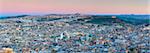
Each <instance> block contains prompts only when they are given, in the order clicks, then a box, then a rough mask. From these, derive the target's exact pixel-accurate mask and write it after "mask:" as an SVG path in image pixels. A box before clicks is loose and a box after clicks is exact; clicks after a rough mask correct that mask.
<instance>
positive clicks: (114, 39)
mask: <svg viewBox="0 0 150 53" xmlns="http://www.w3.org/2000/svg"><path fill="white" fill-rule="evenodd" d="M119 17H121V16H117V15H101V16H98V15H82V14H78V13H77V14H49V15H44V16H29V15H24V16H18V17H17V16H16V17H15V16H13V17H6V18H1V19H0V48H2V49H0V53H2V52H4V51H3V50H9V52H11V51H12V52H15V53H149V52H150V25H149V21H150V20H149V18H150V17H149V16H148V17H147V18H148V20H147V19H146V20H147V22H146V23H140V24H133V23H131V22H129V23H128V22H126V21H124V20H122V19H119ZM126 17H127V16H126ZM134 22H135V21H134Z"/></svg>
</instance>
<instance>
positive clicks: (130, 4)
mask: <svg viewBox="0 0 150 53" xmlns="http://www.w3.org/2000/svg"><path fill="white" fill-rule="evenodd" d="M149 11H150V0H0V14H8V13H10V14H11V13H16V14H17V13H18V14H20V13H29V14H32V13H35V14H44V13H45V14H46V13H77V12H78V13H85V14H150V12H149Z"/></svg>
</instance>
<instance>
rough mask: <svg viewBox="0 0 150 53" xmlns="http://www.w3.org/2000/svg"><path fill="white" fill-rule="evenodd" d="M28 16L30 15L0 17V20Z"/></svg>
mask: <svg viewBox="0 0 150 53" xmlns="http://www.w3.org/2000/svg"><path fill="white" fill-rule="evenodd" d="M26 16H29V15H18V16H7V17H0V19H9V18H20V17H26Z"/></svg>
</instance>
